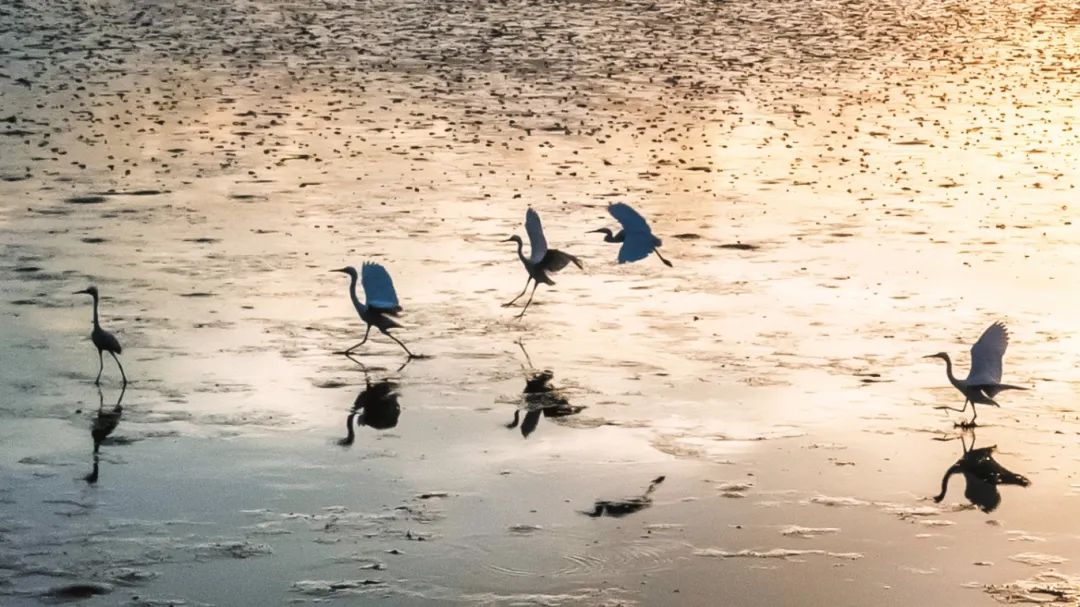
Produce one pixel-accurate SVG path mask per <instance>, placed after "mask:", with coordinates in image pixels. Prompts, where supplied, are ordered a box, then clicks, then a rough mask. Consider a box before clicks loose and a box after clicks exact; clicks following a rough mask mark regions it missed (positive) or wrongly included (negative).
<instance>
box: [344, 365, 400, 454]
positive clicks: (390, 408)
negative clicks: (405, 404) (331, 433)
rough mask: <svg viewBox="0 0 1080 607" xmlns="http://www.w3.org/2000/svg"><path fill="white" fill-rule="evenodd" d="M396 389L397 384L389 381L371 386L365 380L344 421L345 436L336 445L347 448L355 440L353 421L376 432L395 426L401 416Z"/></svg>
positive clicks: (369, 382) (371, 384) (367, 380)
mask: <svg viewBox="0 0 1080 607" xmlns="http://www.w3.org/2000/svg"><path fill="white" fill-rule="evenodd" d="M365 379H366V378H365ZM397 389H398V384H397V383H396V382H393V381H390V380H386V379H384V380H382V381H379V382H376V383H374V384H373V383H371V381H370V380H369V379H366V381H365V387H364V389H363V390H361V391H360V393H359V394H357V395H356V400H355V401H354V402H353V406H352V409H350V410H349V416H348V417H347V418H346V419H345V428H346V432H347V434H346V435H345V438H343V439H341V440H339V441H338V444H339V445H342V446H349V445H351V444H353V441H355V440H356V433H355V432H353V422H354V421H355V422H356V425H357V426H368V427H370V428H375V429H376V430H388V429H390V428H393V427H395V426H397V424H398V418H399V417H400V416H401V405H400V404H399V403H398V392H397Z"/></svg>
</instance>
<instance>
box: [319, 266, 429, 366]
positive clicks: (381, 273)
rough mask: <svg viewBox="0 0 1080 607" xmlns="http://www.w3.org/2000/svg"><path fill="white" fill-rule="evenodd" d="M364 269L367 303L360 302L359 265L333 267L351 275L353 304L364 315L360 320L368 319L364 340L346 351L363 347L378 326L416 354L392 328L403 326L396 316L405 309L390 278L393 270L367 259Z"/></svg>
mask: <svg viewBox="0 0 1080 607" xmlns="http://www.w3.org/2000/svg"><path fill="white" fill-rule="evenodd" d="M362 271H363V278H362V281H363V285H364V299H365V301H366V303H360V298H359V297H357V296H356V281H357V279H358V276H357V273H356V268H354V267H352V266H346V267H344V268H339V269H337V270H331V272H341V273H343V274H348V275H349V279H350V282H349V297H351V298H352V303H353V307H355V308H356V313H357V314H359V315H360V320H362V321H364V322H365V323H367V330H366V331H364V339H362V340H360V343H358V344H356V345H355V346H353V347H351V348H349V349H348V350H345V351H344V352H342V354H345V355H348V354H350V353H352V351H353V350H355V349H357V348H359V347H360V346H362V345H364V344H365V343H366V342H367V339H368V335H369V334H370V333H371V327H375V328H376V329H378V330H379V331H380V332H382V334H383V335H385V336H387V337H389V338H390V339H392V340H394V341H395V342H397V344H398V345H399V346H401V347H402V349H404V350H405V353H406V354H408V355H409V358H414V357H415V356H416V355H415V354H413V353H412V352H410V351H409V349H408V348H407V347H405V344H403V343H401V340H400V339H398V338H396V337H394V336H393V335H391V334H390V329H396V328H399V327H401V325H399V324H398V323H397V321H395V320H394V319H393V318H392V317H394V316H397V315H398V314H399V313H400V312H401V306H400V305H399V304H398V298H397V293H396V292H395V291H394V282H393V281H392V280H390V273H389V272H387V271H386V268H384V267H382V265H380V264H377V263H372V262H370V261H365V262H364V265H363V266H362Z"/></svg>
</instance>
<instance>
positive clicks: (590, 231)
mask: <svg viewBox="0 0 1080 607" xmlns="http://www.w3.org/2000/svg"><path fill="white" fill-rule="evenodd" d="M606 229H607V228H600V229H599V230H589V231H588V232H585V233H586V234H594V233H597V232H601V233H602V232H603V231H604V230H606Z"/></svg>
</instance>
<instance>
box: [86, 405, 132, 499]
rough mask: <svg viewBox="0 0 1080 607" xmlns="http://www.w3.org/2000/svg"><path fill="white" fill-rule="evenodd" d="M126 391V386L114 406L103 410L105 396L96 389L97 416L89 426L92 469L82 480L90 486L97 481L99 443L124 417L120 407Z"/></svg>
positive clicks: (122, 409)
mask: <svg viewBox="0 0 1080 607" xmlns="http://www.w3.org/2000/svg"><path fill="white" fill-rule="evenodd" d="M126 390H127V384H124V387H123V388H121V390H120V396H119V397H117V399H116V404H115V405H113V406H112V408H110V409H106V408H105V395H104V394H102V392H101V387H100V386H99V387H98V391H97V392H98V411H97V416H96V417H94V422H93V423H92V424H91V425H90V436H91V438H93V439H94V468H93V470H91V472H90V474H87V475H86V476H85V477H83V480H85V481H86V482H88V483H90V484H94V483H96V482H97V481H98V471H99V464H100V462H99V457H98V451H100V449H101V443H103V442H105V439H106V438H108V436H109V435H110V434H112V433H113V430H116V427H117V426H118V425H120V418H121V417H122V416H123V415H124V408H123V407H122V406H121V405H120V403H121V402H123V400H124V392H125V391H126Z"/></svg>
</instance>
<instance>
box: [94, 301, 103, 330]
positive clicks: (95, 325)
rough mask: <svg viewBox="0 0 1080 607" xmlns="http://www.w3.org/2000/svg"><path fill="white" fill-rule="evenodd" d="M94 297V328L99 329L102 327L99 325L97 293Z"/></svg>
mask: <svg viewBox="0 0 1080 607" xmlns="http://www.w3.org/2000/svg"><path fill="white" fill-rule="evenodd" d="M93 295H94V327H99V326H101V325H100V324H98V311H97V309H98V296H97V293H94V294H93Z"/></svg>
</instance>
